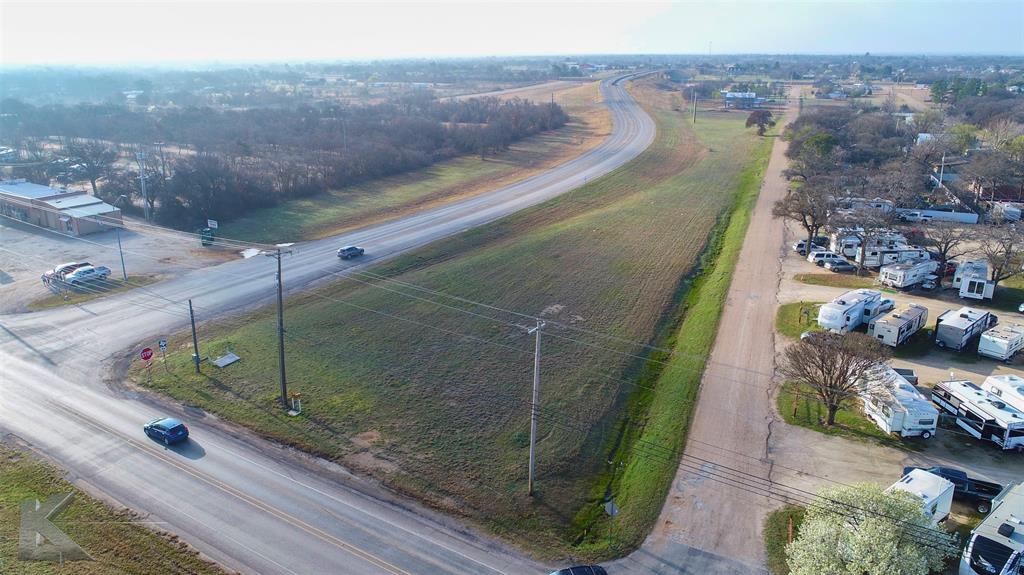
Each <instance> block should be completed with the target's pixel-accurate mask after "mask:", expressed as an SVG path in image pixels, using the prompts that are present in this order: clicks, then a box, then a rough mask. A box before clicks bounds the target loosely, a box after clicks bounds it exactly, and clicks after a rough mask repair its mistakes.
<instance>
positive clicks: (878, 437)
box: [776, 383, 916, 451]
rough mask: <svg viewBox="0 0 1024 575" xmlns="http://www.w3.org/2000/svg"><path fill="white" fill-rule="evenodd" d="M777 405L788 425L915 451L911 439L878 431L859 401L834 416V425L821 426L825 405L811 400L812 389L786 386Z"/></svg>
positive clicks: (781, 391) (813, 399)
mask: <svg viewBox="0 0 1024 575" xmlns="http://www.w3.org/2000/svg"><path fill="white" fill-rule="evenodd" d="M776 406H777V407H778V409H779V413H780V414H781V415H782V418H783V419H784V420H786V423H788V424H790V425H799V426H800V427H806V428H807V429H813V430H814V431H818V432H821V433H824V434H826V435H838V436H841V437H849V438H851V439H858V440H862V441H874V442H877V443H881V444H882V445H887V446H889V447H896V448H898V449H903V450H906V451H914V450H915V446H916V444H915V443H914V442H913V440H901V439H899V438H898V437H896V436H894V435H889V434H888V433H885V432H884V431H882V430H881V428H879V427H878V426H877V425H875V422H873V421H871V420H870V419H869V418H868V416H866V415H864V412H863V411H862V410H861V405H860V400H854V403H853V405H851V407H850V408H849V409H840V410H839V412H838V413H836V424H835V425H832V426H827V425H825V424H824V422H825V417H826V416H827V415H828V411H827V410H826V409H825V404H823V403H821V402H819V401H817V400H816V399H815V398H814V397H813V390H811V389H807V388H804V387H802V386H800V385H798V384H794V383H787V384H785V385H784V386H783V387H782V389H781V390H779V394H778V396H777V397H776Z"/></svg>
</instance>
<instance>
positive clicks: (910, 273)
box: [878, 259, 939, 289]
mask: <svg viewBox="0 0 1024 575" xmlns="http://www.w3.org/2000/svg"><path fill="white" fill-rule="evenodd" d="M938 269H939V262H938V261H936V260H931V259H929V260H915V261H909V262H901V263H898V264H889V265H887V266H882V268H881V269H880V270H878V281H879V283H881V284H882V285H887V286H889V287H894V288H898V289H903V288H908V287H912V286H915V285H917V284H919V283H922V282H924V281H925V279H927V278H928V276H930V275H932V274H934V273H935V271H936V270H938Z"/></svg>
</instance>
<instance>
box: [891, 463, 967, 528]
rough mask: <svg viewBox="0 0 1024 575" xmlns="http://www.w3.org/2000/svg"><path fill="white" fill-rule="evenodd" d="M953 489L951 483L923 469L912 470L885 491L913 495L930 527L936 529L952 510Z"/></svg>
mask: <svg viewBox="0 0 1024 575" xmlns="http://www.w3.org/2000/svg"><path fill="white" fill-rule="evenodd" d="M953 489H954V486H953V482H952V481H949V480H948V479H945V478H943V477H939V476H938V475H935V474H934V473H928V472H927V471H925V470H924V469H912V470H911V471H910V473H908V474H906V475H904V476H903V477H902V478H900V480H899V481H897V482H896V483H893V484H892V485H890V486H889V488H888V489H886V490H885V491H886V492H893V491H905V492H907V493H909V494H911V495H913V496H914V497H915V498H916V499H917V500H918V501H919V502H920V503H921V509H922V510H924V514H925V515H927V516H928V517H929V518H931V520H932V527H936V526H938V524H939V523H941V522H943V521H945V520H946V518H947V517H949V512H950V510H951V509H952V508H953Z"/></svg>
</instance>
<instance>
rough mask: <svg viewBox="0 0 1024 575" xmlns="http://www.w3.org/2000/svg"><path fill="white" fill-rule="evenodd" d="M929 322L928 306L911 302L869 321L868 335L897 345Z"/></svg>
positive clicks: (886, 343) (888, 343) (891, 344)
mask: <svg viewBox="0 0 1024 575" xmlns="http://www.w3.org/2000/svg"><path fill="white" fill-rule="evenodd" d="M926 323H928V308H926V307H924V306H923V305H917V304H914V303H912V304H910V305H908V306H906V307H904V308H902V309H898V310H896V311H894V312H892V313H891V314H889V315H880V316H878V317H876V318H873V319H872V320H871V321H869V322H868V335H869V336H871V337H873V338H875V339H877V340H878V341H880V342H882V343H884V344H885V345H888V346H892V347H896V346H897V345H900V344H901V343H903V342H905V341H907V338H909V337H910V336H912V335H914V334H915V333H917V332H918V330H920V329H921V328H922V327H924V324H926Z"/></svg>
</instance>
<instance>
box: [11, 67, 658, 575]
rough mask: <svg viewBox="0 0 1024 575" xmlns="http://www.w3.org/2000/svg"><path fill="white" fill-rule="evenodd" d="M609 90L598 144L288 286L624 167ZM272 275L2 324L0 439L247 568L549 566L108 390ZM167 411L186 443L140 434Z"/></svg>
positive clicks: (622, 94) (620, 106) (199, 280)
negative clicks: (193, 324)
mask: <svg viewBox="0 0 1024 575" xmlns="http://www.w3.org/2000/svg"><path fill="white" fill-rule="evenodd" d="M619 84H620V82H619V81H618V80H606V81H604V82H602V84H601V92H602V94H603V97H604V101H605V103H606V105H607V106H608V107H609V108H610V110H611V112H612V115H613V130H612V133H611V135H610V136H609V137H608V138H607V139H606V140H605V141H604V142H603V143H602V144H601V145H599V146H598V147H596V148H594V149H592V150H590V151H588V152H586V153H585V154H583V155H581V156H579V157H577V158H575V159H573V160H571V161H569V162H567V163H565V164H563V165H561V166H559V167H557V168H554V169H552V170H549V171H547V172H544V173H542V174H539V175H537V176H534V177H532V178H529V179H527V180H524V181H521V182H518V183H515V184H512V185H509V186H506V187H503V188H500V189H497V190H494V191H492V192H489V193H486V194H483V195H480V196H476V197H473V198H469V199H466V200H462V201H459V202H455V203H452V204H448V205H445V206H442V207H438V208H435V209H431V210H427V211H424V212H420V213H417V214H413V215H410V216H407V217H403V218H399V219H395V220H391V221H387V222H384V223H381V224H378V225H374V226H371V227H367V228H364V229H361V230H357V231H354V232H351V233H348V234H345V235H343V236H340V237H336V238H329V239H325V240H320V241H314V242H309V243H301V244H297V245H295V246H292V247H291V248H290V249H291V250H292V252H293V253H292V254H291V255H287V256H284V258H283V266H284V271H283V276H284V278H285V283H286V285H287V289H288V291H290V292H293V291H298V290H302V289H304V288H307V287H309V286H310V284H313V283H315V282H322V281H327V280H330V279H332V278H333V275H332V274H344V272H345V270H347V269H350V268H361V267H365V266H367V265H370V264H372V263H373V262H374V261H379V260H380V259H382V258H388V257H393V256H395V255H397V254H400V253H403V252H406V251H409V250H411V249H414V248H417V247H419V246H423V245H425V244H428V243H431V242H435V241H437V240H441V239H443V238H445V237H447V236H450V235H453V234H456V233H459V232H461V231H463V230H466V229H470V228H473V227H476V226H480V225H483V224H486V223H488V222H491V221H493V220H496V219H498V218H501V217H504V216H507V215H509V214H512V213H514V212H516V211H518V210H521V209H523V208H526V207H529V206H533V205H536V204H538V203H541V202H543V201H545V200H548V199H551V198H554V197H556V196H558V195H560V194H563V193H565V192H568V191H569V190H572V189H573V188H576V187H578V186H579V185H581V184H583V183H584V182H585V181H586V180H588V179H594V178H597V177H599V176H601V175H603V174H606V173H608V172H610V171H612V170H614V169H616V168H618V167H620V166H622V165H623V164H625V163H626V162H628V161H629V160H631V159H633V158H634V157H636V156H637V155H638V154H640V152H642V151H643V150H644V149H645V148H647V146H648V145H649V144H650V143H651V142H652V141H653V138H654V135H655V125H654V122H653V120H651V118H650V117H649V116H647V114H646V113H645V112H644V111H643V110H642V109H641V108H640V107H639V106H638V105H637V104H636V102H635V101H633V99H632V98H631V97H630V96H629V95H628V94H627V93H626V91H625V90H624V89H623V87H622V86H621V85H619ZM39 233H45V232H42V231H40V232H39ZM345 244H357V245H360V246H363V247H365V248H366V250H367V255H366V257H364V258H363V259H361V260H359V261H358V262H355V263H352V262H342V261H340V260H339V259H338V258H337V257H336V256H335V251H336V250H337V248H338V247H339V246H341V245H345ZM97 249H101V248H97ZM136 255H138V254H136ZM114 257H116V255H115V256H114ZM275 271H276V270H275V261H274V259H273V258H267V257H260V256H257V257H252V258H249V259H239V260H234V261H230V262H227V263H224V264H220V265H217V266H213V267H206V268H201V269H196V270H194V271H191V272H188V273H186V274H183V275H180V276H178V277H175V278H172V279H170V280H167V281H164V282H161V283H159V284H154V285H150V286H147V287H145V288H139V289H136V290H132V291H130V292H126V293H123V294H117V295H112V296H109V297H106V298H102V299H98V300H95V301H92V302H88V303H85V304H79V305H75V306H67V307H64V308H58V309H53V310H48V311H41V312H34V313H29V314H17V315H5V316H0V433H6V434H10V435H13V436H16V437H17V438H19V439H21V440H22V441H24V442H25V443H27V444H28V445H30V446H31V447H32V448H33V449H35V450H36V451H38V452H39V453H42V454H44V455H45V456H46V457H48V458H49V459H51V460H52V461H53V462H55V463H56V464H57V465H59V466H60V467H62V468H64V469H65V470H67V471H68V473H69V476H70V478H71V479H72V480H73V481H74V482H75V483H76V484H77V485H80V486H82V487H83V488H85V489H87V490H88V491H89V492H91V493H93V494H95V495H97V496H100V497H103V498H105V499H107V500H109V501H112V502H114V503H117V504H119V505H123V506H125V507H129V508H131V509H134V510H136V511H138V512H140V513H143V514H144V515H146V516H147V517H146V518H147V520H149V521H152V522H154V523H155V524H156V525H157V526H158V527H160V528H162V529H164V530H167V531H169V532H172V533H175V534H178V535H179V536H181V538H182V539H183V540H185V541H187V542H188V543H190V544H192V545H193V546H194V547H196V548H197V549H199V550H200V551H202V552H203V553H204V554H206V555H207V556H209V557H210V558H212V559H213V560H215V561H217V562H219V563H221V564H222V565H224V566H225V567H227V568H229V569H233V570H238V571H241V572H244V573H266V574H278V573H281V574H311V573H346V574H355V575H359V574H371V573H395V574H399V573H417V574H418V573H464V574H470V573H472V574H490V573H508V574H526V573H544V572H546V571H547V569H546V567H545V566H542V565H539V564H537V563H535V562H534V561H532V560H530V559H529V558H526V557H524V556H522V555H521V554H519V553H516V552H514V551H512V550H510V549H508V548H506V547H504V546H502V545H501V544H499V543H496V542H494V541H493V540H490V539H488V538H486V537H483V536H481V535H479V534H477V533H475V532H474V531H473V530H471V529H469V528H467V527H465V526H464V525H461V524H460V523H458V522H457V521H454V520H452V519H449V518H447V517H445V516H443V515H440V514H437V513H434V512H432V511H430V510H428V509H425V508H423V507H421V506H419V505H416V504H415V503H412V502H410V501H407V500H403V499H401V498H398V497H396V496H394V495H393V494H391V493H389V492H386V491H384V490H381V489H379V488H377V487H376V486H374V485H373V484H371V483H370V482H367V481H364V480H362V479H360V478H357V477H353V476H351V475H349V474H348V473H346V472H345V471H344V470H343V469H341V468H339V467H336V466H333V465H331V464H329V463H327V462H324V461H321V460H317V459H315V458H312V457H308V456H304V455H302V454H299V453H296V452H294V451H293V450H289V449H284V448H281V447H278V446H276V445H274V444H272V443H270V442H268V441H264V440H262V439H260V438H258V437H255V436H253V435H252V434H249V433H248V432H246V431H244V430H240V429H238V428H236V427H234V426H230V425H227V424H225V423H223V422H221V421H218V420H217V419H216V418H214V417H211V416H209V415H207V414H204V413H202V412H201V411H199V410H196V409H194V408H181V407H178V406H175V405H173V404H171V403H170V402H164V401H162V400H160V399H158V398H153V397H151V396H150V395H149V394H141V393H138V392H135V391H132V390H131V389H130V388H127V387H125V386H123V385H121V383H120V382H117V381H108V378H109V374H110V373H111V369H110V368H111V365H112V363H113V362H114V361H115V360H117V359H119V358H123V357H125V354H126V353H132V352H126V350H138V349H139V348H141V347H143V346H144V345H149V346H152V347H155V345H154V344H155V342H156V340H157V339H159V338H161V337H166V336H167V335H170V334H173V333H177V332H179V331H182V330H184V329H187V326H188V316H187V307H186V303H185V302H186V301H187V300H188V299H190V298H191V299H192V300H193V301H194V304H195V306H196V310H197V316H198V319H199V320H200V321H202V320H205V319H212V318H214V317H223V316H225V315H228V314H230V313H231V312H232V311H238V310H239V309H241V308H247V307H252V306H255V305H261V304H265V303H267V302H269V301H272V298H273V295H274V291H275V285H276V284H275ZM159 365H160V364H159V362H157V363H156V365H155V367H154V369H159V368H160V367H159ZM207 369H212V368H207ZM166 414H171V415H177V416H179V417H181V418H182V419H184V420H185V421H186V422H187V424H188V425H189V427H190V429H191V433H192V440H191V441H190V442H188V443H187V444H184V445H182V446H180V447H170V448H167V447H165V446H163V445H162V444H158V443H156V442H154V441H152V440H150V439H148V438H147V437H146V436H145V435H144V434H143V433H142V425H143V424H144V423H145V422H146V421H148V420H150V419H152V418H154V417H157V416H160V415H166Z"/></svg>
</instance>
